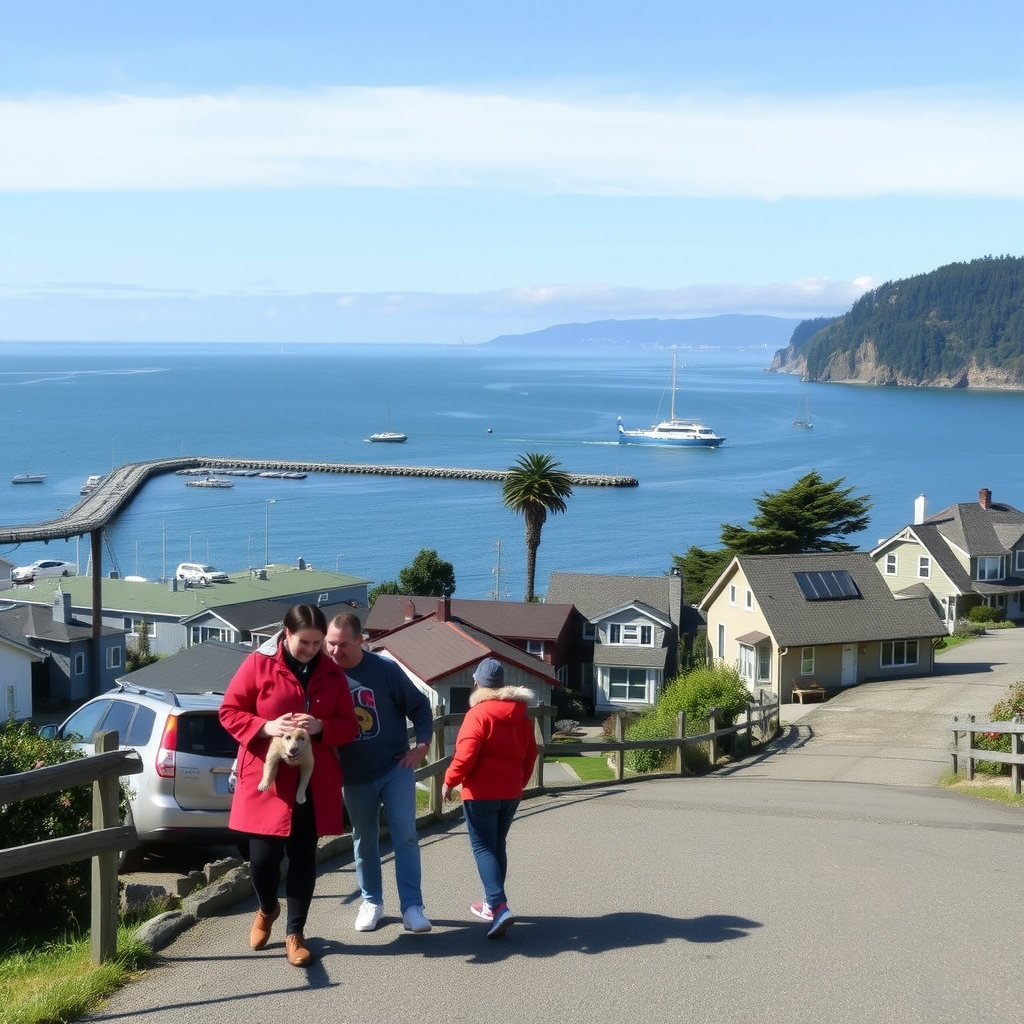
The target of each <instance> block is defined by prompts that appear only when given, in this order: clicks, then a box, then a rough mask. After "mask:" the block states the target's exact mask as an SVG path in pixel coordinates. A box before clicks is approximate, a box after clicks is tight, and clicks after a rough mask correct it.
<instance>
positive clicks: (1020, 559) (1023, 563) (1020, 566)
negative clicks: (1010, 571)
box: [1013, 548, 1024, 572]
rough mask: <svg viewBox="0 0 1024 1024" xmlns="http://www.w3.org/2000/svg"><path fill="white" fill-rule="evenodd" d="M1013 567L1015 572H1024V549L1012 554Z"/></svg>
mask: <svg viewBox="0 0 1024 1024" xmlns="http://www.w3.org/2000/svg"><path fill="white" fill-rule="evenodd" d="M1013 567H1014V569H1015V570H1016V571H1017V572H1024V548H1021V549H1020V550H1019V551H1014V553H1013Z"/></svg>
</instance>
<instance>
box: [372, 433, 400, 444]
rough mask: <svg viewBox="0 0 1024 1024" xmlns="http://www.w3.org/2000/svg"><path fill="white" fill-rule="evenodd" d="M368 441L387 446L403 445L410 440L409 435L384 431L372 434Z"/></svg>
mask: <svg viewBox="0 0 1024 1024" xmlns="http://www.w3.org/2000/svg"><path fill="white" fill-rule="evenodd" d="M367 440H368V441H383V442H384V443H385V444H401V443H402V442H403V441H408V440H409V435H408V434H402V433H399V431H397V430H382V431H381V432H380V433H379V434H371V435H370V436H369V437H368V438H367Z"/></svg>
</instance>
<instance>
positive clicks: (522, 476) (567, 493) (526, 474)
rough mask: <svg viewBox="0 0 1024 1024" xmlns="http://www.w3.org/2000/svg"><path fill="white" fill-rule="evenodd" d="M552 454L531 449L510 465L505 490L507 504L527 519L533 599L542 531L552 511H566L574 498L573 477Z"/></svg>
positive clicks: (528, 580) (528, 594)
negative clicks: (561, 467)
mask: <svg viewBox="0 0 1024 1024" xmlns="http://www.w3.org/2000/svg"><path fill="white" fill-rule="evenodd" d="M559 466H561V463H560V462H555V460H554V459H553V458H552V457H551V456H550V455H539V454H538V453H536V452H528V453H527V454H526V455H520V456H519V458H518V460H517V461H516V464H515V465H514V466H510V467H509V470H508V476H507V477H505V484H504V486H503V487H502V490H501V497H502V500H503V501H504V502H505V507H506V508H509V509H511V510H512V511H513V512H515V513H516V515H521V516H522V517H523V519H524V521H525V522H526V600H527V601H532V600H533V578H534V573H535V572H536V569H537V548H539V547H540V531H541V529H542V528H543V526H544V523H545V522H546V521H547V518H548V513H549V512H550V513H552V514H555V513H558V512H564V511H565V510H566V508H567V506H566V503H565V499H566V498H571V497H572V483H571V477H570V476H569V474H568V473H565V472H563V471H562V470H561V469H559V468H558V467H559Z"/></svg>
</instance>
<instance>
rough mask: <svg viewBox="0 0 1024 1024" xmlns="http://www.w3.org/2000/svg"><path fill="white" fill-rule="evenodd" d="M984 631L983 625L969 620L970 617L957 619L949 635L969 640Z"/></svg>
mask: <svg viewBox="0 0 1024 1024" xmlns="http://www.w3.org/2000/svg"><path fill="white" fill-rule="evenodd" d="M984 632H985V627H984V626H981V625H978V624H977V623H975V622H971V620H970V619H957V620H956V625H955V626H954V627H953V632H952V634H951V635H952V636H955V637H956V638H957V639H958V640H970V639H972V638H973V637H976V636H981V634H982V633H984Z"/></svg>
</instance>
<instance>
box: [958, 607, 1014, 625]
mask: <svg viewBox="0 0 1024 1024" xmlns="http://www.w3.org/2000/svg"><path fill="white" fill-rule="evenodd" d="M967 618H968V619H970V620H971V622H1003V621H1004V620H1005V619H1006V609H1005V608H993V607H992V606H991V605H987V604H976V605H975V606H974V607H973V608H971V609H970V610H969V611H968V612H967Z"/></svg>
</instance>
